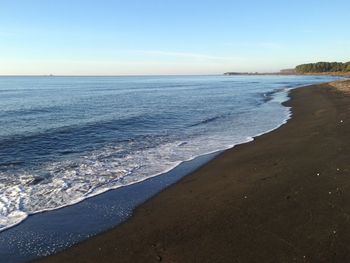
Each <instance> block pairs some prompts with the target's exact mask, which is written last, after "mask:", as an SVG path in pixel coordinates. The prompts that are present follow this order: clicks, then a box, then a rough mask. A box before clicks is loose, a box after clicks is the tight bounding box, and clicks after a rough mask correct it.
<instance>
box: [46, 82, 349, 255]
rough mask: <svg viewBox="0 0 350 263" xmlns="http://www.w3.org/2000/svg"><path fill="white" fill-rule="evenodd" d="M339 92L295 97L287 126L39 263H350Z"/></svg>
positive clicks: (345, 103)
mask: <svg viewBox="0 0 350 263" xmlns="http://www.w3.org/2000/svg"><path fill="white" fill-rule="evenodd" d="M337 86H339V85H338V84H332V85H331V84H320V85H313V86H308V87H304V88H299V89H294V90H292V91H291V93H290V97H291V99H290V101H288V102H287V103H285V104H286V105H287V106H290V107H292V118H291V119H290V120H289V121H288V122H287V123H286V124H285V125H283V126H281V127H280V128H279V129H277V130H275V131H273V132H270V133H267V134H264V135H262V136H259V137H257V138H255V140H254V141H253V142H250V143H246V144H242V145H238V146H236V147H234V148H232V149H230V150H227V151H225V152H223V153H222V154H220V155H219V156H218V157H216V158H215V159H214V160H212V161H210V162H208V163H207V164H206V165H204V166H203V167H201V168H200V169H198V170H197V171H195V172H193V173H191V174H190V175H188V176H186V177H184V178H183V179H182V180H180V181H179V182H178V183H176V184H175V185H173V186H171V187H169V188H167V189H165V190H164V191H162V192H161V193H160V194H158V195H156V196H155V197H153V198H151V199H150V200H148V201H146V202H145V203H144V204H142V205H141V206H139V207H138V208H137V209H136V210H135V211H134V214H133V216H132V217H131V218H130V219H129V220H127V221H126V222H124V223H122V224H121V225H119V226H117V227H115V228H114V229H111V230H109V231H107V232H105V233H102V234H100V235H97V236H95V237H93V238H91V239H88V240H86V241H84V242H82V243H80V244H78V245H76V246H74V247H72V248H70V249H67V250H65V251H63V252H60V253H58V254H56V255H52V256H49V257H46V258H43V259H42V260H40V262H160V261H161V262H347V261H348V260H349V259H350V247H349V246H350V245H349V244H350V227H349V220H350V203H349V201H348V200H349V199H348V197H350V196H349V195H350V194H349V193H350V192H349V191H348V190H349V187H350V177H349V176H350V162H349V158H350V140H349V134H350V124H349V123H350V111H349V105H350V94H349V93H348V92H346V91H347V90H350V88H349V86H350V82H349V81H346V82H342V83H341V85H340V86H341V89H338V88H337Z"/></svg>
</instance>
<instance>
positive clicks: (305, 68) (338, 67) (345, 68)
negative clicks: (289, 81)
mask: <svg viewBox="0 0 350 263" xmlns="http://www.w3.org/2000/svg"><path fill="white" fill-rule="evenodd" d="M224 75H226V76H234V75H334V76H344V77H350V61H349V62H346V63H343V62H317V63H308V64H301V65H298V66H296V67H295V68H294V69H282V70H280V71H279V72H269V73H259V72H225V73H224Z"/></svg>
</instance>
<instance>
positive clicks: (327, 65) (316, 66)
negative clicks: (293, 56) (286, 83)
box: [295, 61, 350, 73]
mask: <svg viewBox="0 0 350 263" xmlns="http://www.w3.org/2000/svg"><path fill="white" fill-rule="evenodd" d="M295 71H296V72H297V73H322V72H350V61H349V62H346V63H342V62H317V63H308V64H301V65H298V66H296V67H295Z"/></svg>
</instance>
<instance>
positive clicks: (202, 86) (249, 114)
mask: <svg viewBox="0 0 350 263" xmlns="http://www.w3.org/2000/svg"><path fill="white" fill-rule="evenodd" d="M330 80H334V78H332V77H326V76H219V75H217V76H118V77H110V76H107V77H102V76H99V77H93V76H88V77H78V76H74V77H65V76H40V77H39V76H38V77H33V76H31V77H25V76H23V77H12V76H8V77H6V76H3V77H0V127H1V129H0V231H3V230H5V229H8V228H11V227H14V226H15V225H18V224H20V223H21V222H23V221H24V220H25V219H26V218H27V217H28V216H30V215H33V214H36V213H39V212H44V211H49V210H55V209H59V208H62V207H66V206H71V205H73V204H76V203H79V202H81V201H83V200H85V199H87V198H91V197H93V196H96V195H99V194H101V193H104V192H106V191H108V190H111V189H116V188H121V187H125V186H127V185H132V184H135V183H138V182H141V181H144V180H146V179H149V178H151V177H155V176H160V175H162V174H164V173H165V172H167V171H170V170H171V169H173V168H175V167H176V166H178V165H179V164H181V163H183V162H184V161H188V160H191V159H194V158H196V157H198V156H201V155H205V154H208V153H213V152H217V151H222V150H225V149H228V148H231V147H233V146H235V145H237V144H241V143H245V142H249V141H251V140H253V138H254V137H255V136H258V135H261V134H264V133H266V132H269V131H271V130H274V129H276V128H278V127H279V126H281V125H282V124H284V123H285V122H286V121H287V120H288V119H289V118H290V116H291V110H290V108H288V107H285V106H283V105H282V103H283V102H285V101H287V100H288V92H289V90H290V89H293V88H296V87H300V86H304V85H308V84H314V83H321V82H326V81H330ZM0 235H1V233H0Z"/></svg>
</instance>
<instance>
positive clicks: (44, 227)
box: [0, 86, 299, 262]
mask: <svg viewBox="0 0 350 263" xmlns="http://www.w3.org/2000/svg"><path fill="white" fill-rule="evenodd" d="M294 88H299V86H296V87H294ZM294 88H292V87H290V88H286V89H285V91H284V92H283V93H284V94H285V95H284V96H285V97H286V99H288V100H289V96H288V94H289V92H290V90H292V89H294ZM278 93H279V92H278ZM287 96H288V98H287ZM287 111H288V116H286V118H285V119H284V120H283V122H281V123H280V124H278V125H276V126H275V127H274V128H272V129H270V130H266V131H264V132H262V133H258V134H256V135H254V136H252V137H249V139H247V140H246V141H242V142H240V143H238V144H235V145H233V146H230V147H228V148H225V149H221V150H218V151H214V152H211V153H209V154H204V155H199V156H197V157H195V158H194V159H190V160H187V161H184V162H182V163H181V164H180V165H178V166H177V167H176V168H174V169H172V170H171V171H169V172H165V173H162V174H161V175H160V176H159V177H160V178H157V177H158V176H155V177H150V178H147V179H146V180H144V181H140V182H138V183H135V184H131V185H128V186H124V187H121V188H117V189H111V190H108V191H107V192H104V193H102V194H99V195H96V196H94V197H93V198H87V199H84V200H82V201H81V202H78V203H75V204H74V205H69V206H64V207H62V208H59V209H54V210H49V211H45V212H44V213H35V214H31V215H30V216H29V217H28V218H27V219H26V220H25V221H23V222H22V223H21V224H18V225H17V226H16V227H12V228H8V229H6V230H4V231H2V234H1V237H0V250H2V252H1V253H0V260H4V261H8V260H10V261H11V260H15V261H16V262H17V260H19V262H26V261H28V260H37V259H38V258H41V257H43V256H47V255H49V254H53V253H58V252H60V251H62V250H65V249H67V248H69V247H71V246H72V245H73V246H74V245H75V244H77V243H79V242H82V241H84V240H86V239H88V238H91V237H92V236H95V235H96V234H97V235H98V234H100V233H103V232H106V231H108V230H109V229H111V228H113V227H116V226H118V225H119V224H121V223H122V222H124V221H125V220H128V219H129V218H130V216H132V214H133V211H134V209H135V208H137V207H138V206H140V205H142V204H143V203H144V202H146V201H147V200H148V199H150V198H152V197H153V196H155V195H157V194H158V193H160V192H162V191H164V190H166V189H167V188H168V187H169V186H171V185H172V184H175V183H176V182H177V181H179V180H180V179H181V178H182V177H184V176H187V175H189V174H191V173H192V172H193V171H194V170H196V169H198V167H200V166H202V165H205V164H206V163H207V162H208V161H209V160H211V159H213V158H214V156H216V155H218V154H219V153H222V152H223V151H226V150H228V149H232V148H233V147H237V146H238V145H240V144H246V143H249V142H251V141H253V140H255V139H256V138H257V137H259V136H261V135H263V134H266V133H270V132H271V131H274V130H276V129H278V128H279V127H281V126H282V125H284V124H285V123H286V122H287V121H288V120H289V119H290V117H291V112H290V109H287ZM146 181H147V182H146ZM145 188H147V190H148V191H144V190H145ZM128 191H130V192H132V193H133V194H131V196H129V194H128ZM138 191H141V192H142V193H141V194H137V192H138ZM125 197H127V198H125ZM128 197H130V199H131V201H130V200H127V199H128ZM124 202H125V203H127V204H124ZM101 206H103V208H102V211H101ZM92 207H97V209H98V211H99V214H96V215H94V210H93V209H92ZM116 207H118V209H120V210H121V212H120V213H118V212H116V211H114V210H115V208H116ZM108 209H111V210H113V211H112V212H109V211H108ZM99 215H100V217H101V218H103V217H107V219H101V218H99ZM112 216H113V217H114V219H112V220H111V217H112ZM46 222H50V223H46ZM83 225H88V227H83ZM32 233H36V235H37V237H34V236H33V235H32ZM71 233H72V234H71ZM25 243H30V244H31V246H30V247H25V246H24V244H25ZM16 250H18V251H19V252H20V253H16V252H14V251H16Z"/></svg>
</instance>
